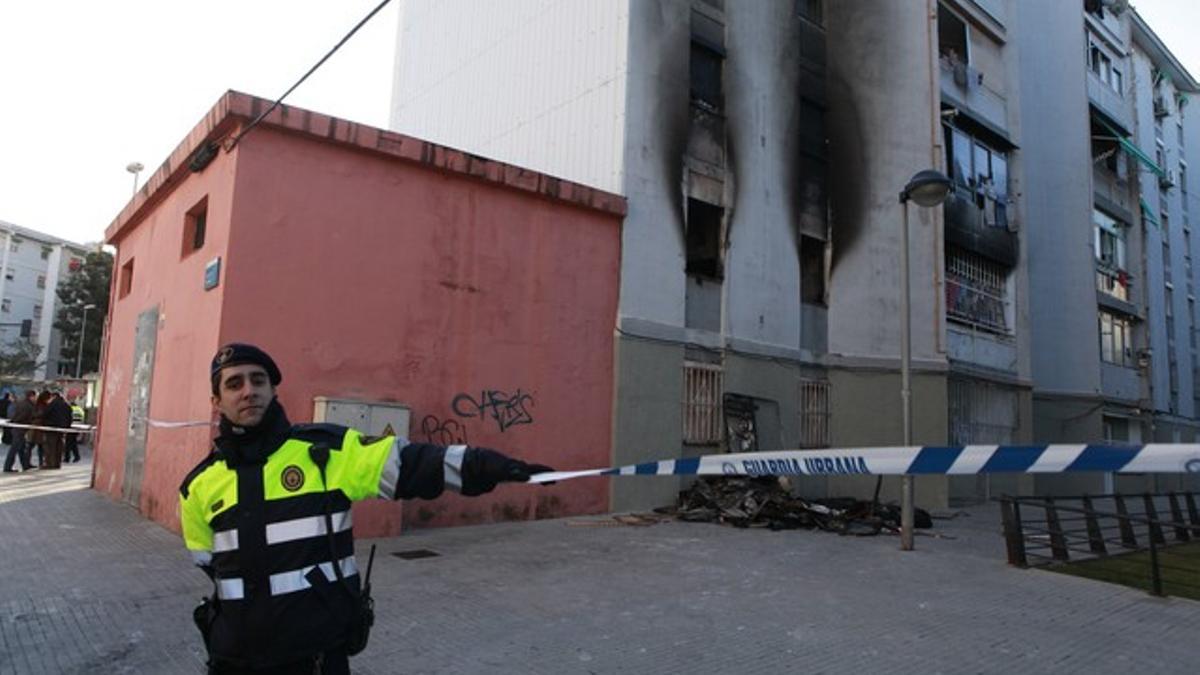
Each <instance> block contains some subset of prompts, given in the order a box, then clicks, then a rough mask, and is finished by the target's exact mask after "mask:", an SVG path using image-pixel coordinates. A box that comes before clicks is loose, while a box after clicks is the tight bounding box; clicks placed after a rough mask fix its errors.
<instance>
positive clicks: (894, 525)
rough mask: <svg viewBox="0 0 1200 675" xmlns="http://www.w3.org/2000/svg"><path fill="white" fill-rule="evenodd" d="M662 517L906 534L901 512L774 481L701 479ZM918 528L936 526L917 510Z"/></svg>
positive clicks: (737, 524)
mask: <svg viewBox="0 0 1200 675" xmlns="http://www.w3.org/2000/svg"><path fill="white" fill-rule="evenodd" d="M657 511H658V512H659V513H664V514H668V515H672V516H675V517H676V518H678V519H679V520H683V521H688V522H705V523H708V522H716V523H723V524H727V525H733V526H734V527H762V528H768V529H771V530H791V529H799V528H804V529H814V528H816V529H821V530H827V531H829V532H837V533H838V534H852V535H860V536H862V535H876V534H880V533H881V532H887V533H897V532H899V531H900V507H899V506H898V505H895V504H875V503H872V502H870V501H866V500H862V499H854V498H852V497H834V498H828V499H811V500H810V499H801V498H800V497H795V496H793V495H792V494H791V491H790V490H789V489H788V488H787V487H786V484H781V483H780V479H778V478H774V477H743V476H721V477H715V478H700V479H698V480H697V481H696V482H695V483H694V484H693V485H692V487H690V488H688V489H687V490H683V491H682V492H680V493H679V501H678V503H677V504H676V505H675V506H673V507H666V508H663V509H657ZM913 520H914V525H915V527H916V528H929V527H933V520H932V518H930V516H929V513H928V512H927V511H924V510H923V509H914V513H913Z"/></svg>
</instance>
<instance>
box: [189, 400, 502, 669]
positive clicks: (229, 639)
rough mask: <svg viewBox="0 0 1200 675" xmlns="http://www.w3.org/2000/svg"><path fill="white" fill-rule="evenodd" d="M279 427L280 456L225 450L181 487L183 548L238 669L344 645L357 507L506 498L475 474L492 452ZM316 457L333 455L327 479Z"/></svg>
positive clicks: (221, 647) (223, 651) (354, 576)
mask: <svg viewBox="0 0 1200 675" xmlns="http://www.w3.org/2000/svg"><path fill="white" fill-rule="evenodd" d="M281 417H282V416H281ZM278 426H279V428H278V429H276V430H275V433H274V434H273V435H271V436H270V437H269V440H268V441H265V442H268V443H270V446H271V447H274V450H270V449H269V447H268V448H267V450H266V452H263V453H261V454H259V455H257V456H253V457H251V458H249V459H247V458H246V457H243V456H240V455H239V454H238V453H237V452H236V451H233V449H231V448H222V447H221V441H222V439H224V438H225V437H224V436H223V437H222V439H218V442H217V447H216V448H215V449H214V451H213V453H212V454H211V455H210V456H209V457H208V458H206V459H205V460H204V461H203V462H201V463H200V464H199V465H198V466H197V467H196V468H195V469H193V470H192V472H191V473H190V474H188V476H187V478H186V479H185V480H184V481H183V484H182V486H181V487H180V498H179V500H180V501H179V508H180V521H181V525H182V529H183V539H184V542H185V544H186V545H187V548H188V550H189V551H190V552H191V554H192V556H193V559H194V560H195V562H196V563H197V564H198V565H200V566H201V567H203V568H204V569H205V571H206V572H208V573H209V575H210V576H211V577H212V578H213V581H214V585H215V597H216V601H217V605H218V611H217V614H216V618H215V620H213V621H212V623H211V632H210V640H209V645H208V647H209V654H210V657H211V658H213V659H214V660H216V661H219V662H221V663H227V664H230V665H235V666H243V667H252V668H257V667H263V666H270V665H276V664H280V663H291V662H294V661H296V660H299V659H303V658H306V657H310V656H313V655H315V654H318V653H321V652H324V651H328V650H330V649H332V648H336V647H338V646H339V645H340V644H341V643H342V642H343V641H344V639H345V634H346V628H347V626H348V622H349V620H350V618H351V612H352V608H353V606H354V603H355V601H356V600H355V599H356V596H357V594H358V592H359V576H358V566H357V564H356V562H355V558H354V535H353V530H352V518H351V510H350V505H351V502H354V501H358V500H361V499H367V498H369V497H384V498H387V499H400V498H412V497H421V498H425V499H432V498H434V497H437V496H438V495H439V494H441V493H442V491H443V489H444V488H447V487H448V488H451V489H454V490H457V491H461V492H463V493H464V494H468V495H472V494H481V493H483V492H487V491H490V490H491V489H492V487H494V486H495V482H494V481H489V480H486V479H484V478H482V477H478V476H477V475H473V473H472V472H473V469H472V464H473V463H474V459H473V458H474V457H475V456H476V453H478V452H485V453H486V452H491V451H486V450H483V451H481V450H480V449H476V448H467V447H466V446H452V447H449V448H443V447H440V446H434V445H425V444H416V443H409V442H408V441H407V440H405V439H403V438H397V437H391V436H387V437H374V438H371V437H367V436H364V435H363V434H361V433H360V432H358V431H355V430H353V429H348V428H346V427H340V426H336V425H328V424H311V425H297V426H291V425H290V424H288V423H287V421H286V418H285V417H282V421H281V422H279V424H278ZM314 447H316V448H327V449H328V452H327V456H328V459H327V461H326V465H325V468H324V476H322V470H321V468H320V467H319V466H318V463H317V460H316V459H315V458H314V453H313V452H311V450H312V449H313V448H314ZM315 454H316V457H319V456H320V454H321V452H320V451H319V450H318V452H317V453H315ZM264 455H265V456H264ZM478 473H480V472H479V471H475V474H478ZM464 475H465V476H466V485H465V488H464ZM326 510H329V511H330V512H331V514H332V525H333V527H332V529H333V533H332V536H330V533H329V532H328V529H327V527H326V518H325V512H326ZM334 565H337V566H338V567H339V568H340V571H341V578H339V575H338V574H337V571H338V570H336V569H335V568H334Z"/></svg>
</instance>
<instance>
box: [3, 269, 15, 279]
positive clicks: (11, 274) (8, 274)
mask: <svg viewBox="0 0 1200 675" xmlns="http://www.w3.org/2000/svg"><path fill="white" fill-rule="evenodd" d="M16 275H17V273H16V272H15V271H14V270H5V271H4V278H5V279H7V280H8V281H12V280H13V278H14V277H15V276H16Z"/></svg>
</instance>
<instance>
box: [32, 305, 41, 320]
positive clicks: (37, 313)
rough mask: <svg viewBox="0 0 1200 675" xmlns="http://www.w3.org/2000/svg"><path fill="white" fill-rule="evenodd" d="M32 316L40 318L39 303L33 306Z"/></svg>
mask: <svg viewBox="0 0 1200 675" xmlns="http://www.w3.org/2000/svg"><path fill="white" fill-rule="evenodd" d="M33 318H35V319H40V318H42V306H41V305H34V306H33Z"/></svg>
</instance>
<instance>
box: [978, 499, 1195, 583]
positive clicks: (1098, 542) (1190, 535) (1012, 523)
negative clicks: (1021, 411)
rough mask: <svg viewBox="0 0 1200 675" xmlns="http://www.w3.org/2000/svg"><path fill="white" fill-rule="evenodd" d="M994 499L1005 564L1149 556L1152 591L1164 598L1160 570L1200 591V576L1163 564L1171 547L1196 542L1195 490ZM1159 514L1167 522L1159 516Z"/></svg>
mask: <svg viewBox="0 0 1200 675" xmlns="http://www.w3.org/2000/svg"><path fill="white" fill-rule="evenodd" d="M997 501H999V502H1000V506H1001V518H1002V520H1003V525H1004V539H1005V544H1006V547H1007V549H1008V563H1009V564H1010V565H1015V566H1017V567H1030V566H1045V565H1053V564H1061V563H1068V562H1078V561H1083V560H1089V559H1097V558H1105V557H1110V556H1115V555H1121V554H1128V553H1133V552H1149V554H1150V555H1149V562H1148V563H1147V565H1146V569H1145V576H1144V577H1142V578H1143V579H1145V578H1146V577H1149V580H1150V584H1149V585H1150V589H1151V593H1153V594H1154V595H1163V579H1162V577H1163V572H1164V571H1165V572H1171V573H1180V574H1183V575H1187V577H1188V578H1192V579H1194V581H1192V582H1180V581H1178V577H1176V580H1174V581H1173V582H1172V584H1173V585H1174V586H1184V587H1187V588H1188V589H1189V590H1191V591H1200V578H1196V575H1195V574H1194V571H1193V570H1191V569H1189V568H1182V567H1178V566H1173V565H1171V564H1170V563H1167V562H1164V561H1163V560H1162V557H1163V555H1162V554H1163V550H1164V549H1169V548H1170V543H1172V542H1173V543H1187V542H1192V541H1200V511H1198V510H1197V508H1196V501H1197V493H1195V492H1182V493H1176V492H1169V493H1166V494H1149V493H1147V494H1142V495H1121V494H1109V495H1094V496H1088V495H1085V496H1082V497H1001V498H999V499H998V500H997ZM1185 510H1186V514H1185ZM1164 511H1165V512H1166V513H1167V514H1168V517H1166V518H1164V517H1163V516H1160V513H1161V512H1164ZM1168 534H1169V535H1170V537H1169V538H1168Z"/></svg>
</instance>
